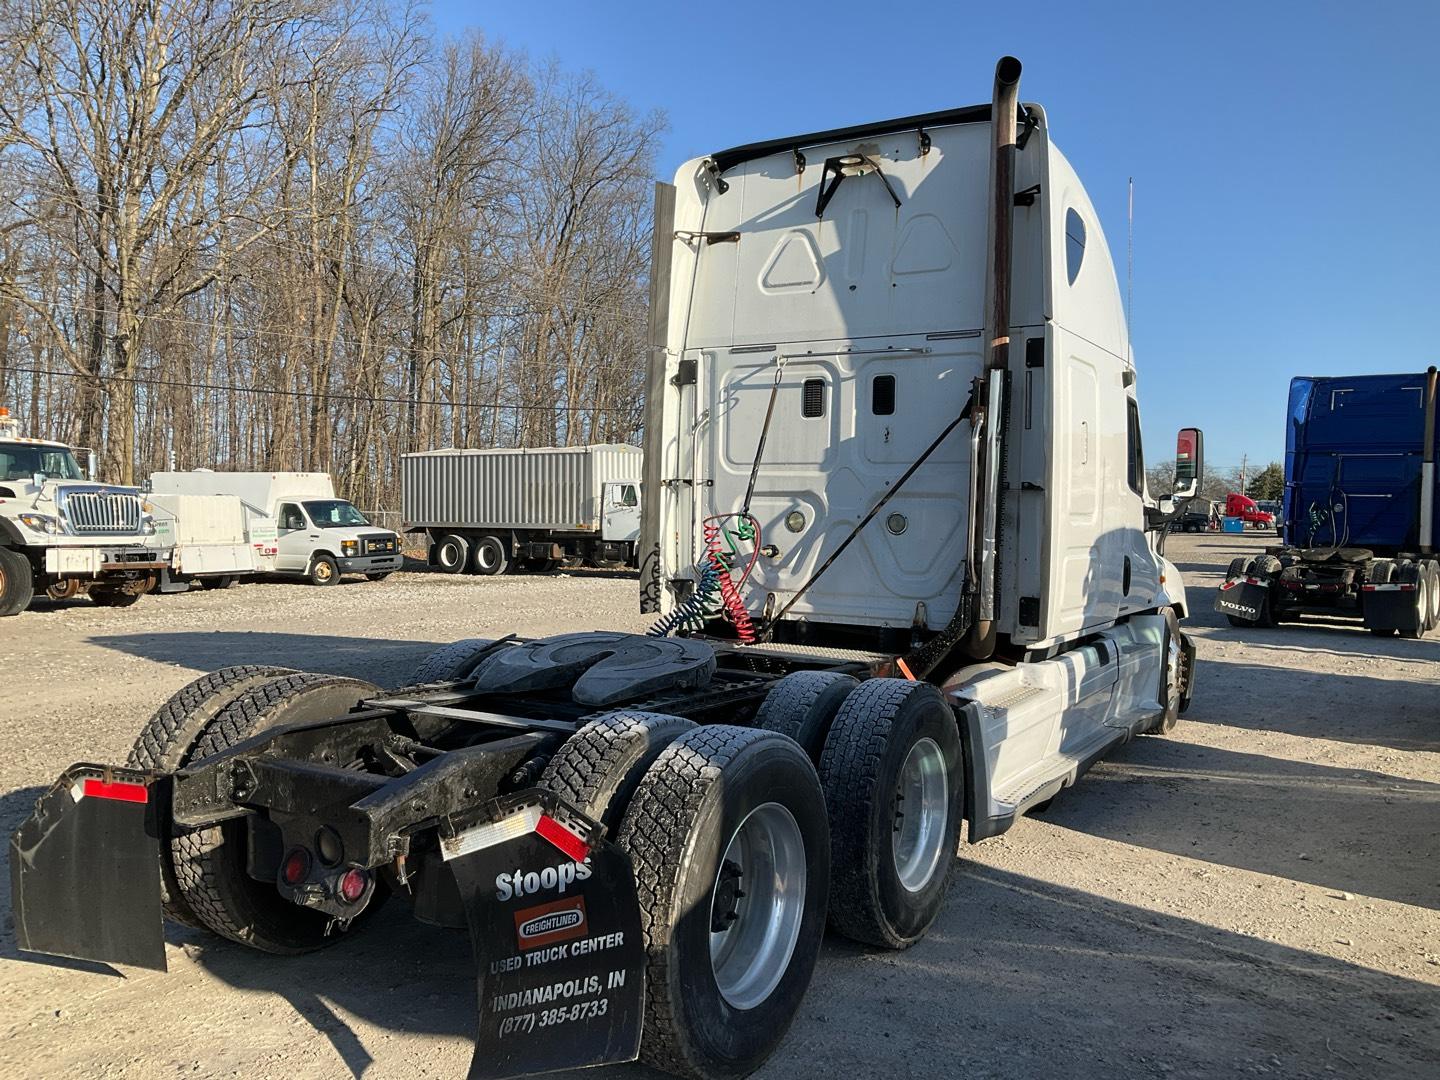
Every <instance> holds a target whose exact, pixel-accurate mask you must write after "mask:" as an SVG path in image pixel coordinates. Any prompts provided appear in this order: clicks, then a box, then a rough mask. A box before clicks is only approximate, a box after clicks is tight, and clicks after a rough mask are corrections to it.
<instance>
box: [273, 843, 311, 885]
mask: <svg viewBox="0 0 1440 1080" xmlns="http://www.w3.org/2000/svg"><path fill="white" fill-rule="evenodd" d="M309 876H310V853H309V852H308V851H306V850H305V849H304V848H303V847H297V848H291V849H290V854H289V855H286V856H285V862H284V863H283V864H281V866H280V880H281V881H283V882H285V884H286V885H292V886H293V885H299V884H300V883H301V882H302V881H304V880H305V879H306V878H307V877H309Z"/></svg>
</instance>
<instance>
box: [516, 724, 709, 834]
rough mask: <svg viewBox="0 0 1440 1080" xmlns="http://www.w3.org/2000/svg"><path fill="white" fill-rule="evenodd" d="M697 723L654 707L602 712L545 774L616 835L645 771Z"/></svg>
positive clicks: (548, 784) (547, 783)
mask: <svg viewBox="0 0 1440 1080" xmlns="http://www.w3.org/2000/svg"><path fill="white" fill-rule="evenodd" d="M694 727H695V722H694V721H693V720H686V719H685V718H684V717H680V716H668V715H666V714H665V713H649V712H612V713H606V714H605V715H604V716H599V717H596V718H595V719H594V720H591V721H590V722H589V723H588V724H586V725H585V726H584V727H582V728H581V729H580V730H579V731H577V732H575V734H574V735H572V736H570V738H569V739H567V740H566V742H565V745H563V746H562V747H560V749H559V750H557V751H556V752H555V756H554V757H552V758H551V759H550V764H549V765H547V766H546V767H545V772H544V773H543V774H542V775H541V777H540V786H541V787H544V788H549V789H550V790H551V791H553V792H555V794H556V795H559V796H560V797H561V798H562V799H564V800H565V801H566V802H568V803H570V804H571V805H572V806H574V807H575V809H577V810H579V811H581V812H582V813H584V814H586V815H587V816H589V817H592V818H594V819H595V820H596V821H598V822H600V824H602V825H604V826H605V831H606V833H608V834H610V835H611V836H613V835H614V834H615V832H616V830H617V829H619V827H620V819H621V818H622V817H623V816H624V814H625V808H626V807H627V806H629V805H630V799H631V797H632V796H633V795H634V794H635V789H636V787H638V786H639V784H640V779H641V777H643V776H644V775H645V771H646V770H647V769H649V768H650V766H651V765H652V764H654V762H655V759H656V758H658V757H659V756H660V754H661V753H662V752H663V751H664V749H665V748H666V747H667V746H669V745H670V744H671V743H672V742H674V741H675V740H676V739H678V738H679V737H680V736H681V735H684V734H685V733H686V732H687V731H691V730H693V729H694Z"/></svg>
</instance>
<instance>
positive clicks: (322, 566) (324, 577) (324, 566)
mask: <svg viewBox="0 0 1440 1080" xmlns="http://www.w3.org/2000/svg"><path fill="white" fill-rule="evenodd" d="M330 575H331V570H330V564H329V563H328V562H324V561H323V560H322V561H321V562H318V563H316V564H315V580H317V581H329V580H330Z"/></svg>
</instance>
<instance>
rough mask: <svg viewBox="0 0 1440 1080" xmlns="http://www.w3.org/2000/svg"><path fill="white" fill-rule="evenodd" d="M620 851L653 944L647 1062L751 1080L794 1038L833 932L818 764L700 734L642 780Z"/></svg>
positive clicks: (681, 1071)
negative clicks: (792, 1030) (829, 929)
mask: <svg viewBox="0 0 1440 1080" xmlns="http://www.w3.org/2000/svg"><path fill="white" fill-rule="evenodd" d="M618 843H619V845H620V847H621V848H623V849H624V850H625V851H626V853H627V854H629V856H630V859H631V862H632V863H633V865H634V868H635V884H636V888H637V890H638V893H639V900H640V920H641V927H642V929H643V933H644V938H645V948H646V977H645V995H646V997H645V1031H644V1036H643V1039H642V1042H641V1049H640V1056H641V1058H642V1059H643V1060H644V1061H645V1062H646V1063H647V1064H649V1065H652V1066H654V1067H657V1068H660V1069H664V1070H665V1071H666V1072H669V1073H673V1074H675V1075H677V1076H688V1077H706V1078H709V1077H741V1076H745V1075H747V1074H749V1073H750V1072H752V1071H753V1070H754V1069H756V1068H758V1067H759V1066H760V1065H761V1063H763V1062H764V1061H765V1059H766V1058H768V1057H769V1056H770V1054H771V1053H772V1051H773V1050H774V1049H775V1047H776V1045H777V1044H778V1043H779V1042H780V1040H781V1039H783V1038H784V1037H785V1033H786V1031H787V1030H788V1029H789V1027H790V1024H791V1022H792V1021H793V1020H794V1018H795V1013H796V1011H797V1010H798V1009H799V1007H800V1001H801V998H802V997H803V996H804V994H805V989H806V987H807V986H808V985H809V983H810V977H811V975H812V974H813V973H814V970H815V961H816V959H817V958H818V957H819V954H820V943H821V939H822V937H823V935H824V932H825V898H826V894H827V892H828V891H829V884H830V850H829V843H830V840H829V835H828V826H827V822H826V817H825V804H824V800H823V797H822V795H821V793H820V785H819V782H818V781H817V779H816V775H815V766H814V765H812V764H811V763H810V759H809V758H807V757H806V756H805V752H804V751H803V750H801V749H800V747H799V746H798V745H797V744H796V743H795V742H794V741H793V740H791V739H788V738H786V737H785V736H783V735H779V734H777V733H775V732H770V731H759V730H757V729H755V728H740V727H730V726H726V725H715V726H707V727H700V728H696V729H695V730H693V731H690V732H688V733H687V734H685V735H683V736H681V737H680V738H679V739H678V740H677V741H675V742H673V743H671V744H670V746H669V747H668V748H667V749H666V750H665V751H664V752H662V753H661V755H660V757H659V758H658V759H656V761H655V764H654V765H652V766H651V767H650V769H649V771H648V772H646V773H645V776H644V777H643V778H642V779H641V781H640V786H639V788H638V789H637V790H636V792H635V797H634V798H633V799H632V800H631V802H630V807H629V809H628V810H627V811H626V813H625V817H624V820H623V822H622V823H621V826H620V833H619V837H618ZM717 928H718V929H717Z"/></svg>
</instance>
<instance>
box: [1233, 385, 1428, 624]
mask: <svg viewBox="0 0 1440 1080" xmlns="http://www.w3.org/2000/svg"><path fill="white" fill-rule="evenodd" d="M1435 399H1436V370H1435V368H1430V369H1429V370H1428V371H1424V372H1420V373H1419V374H1401V375H1346V376H1324V377H1312V376H1301V377H1297V378H1295V379H1292V380H1291V382H1290V396H1289V401H1288V404H1287V408H1286V412H1285V497H1284V526H1283V529H1282V533H1281V538H1282V540H1283V543H1281V544H1280V545H1278V546H1276V547H1271V548H1267V549H1266V552H1265V554H1264V555H1261V556H1258V557H1255V558H1245V557H1243V556H1242V557H1240V558H1237V559H1236V560H1235V561H1234V562H1232V563H1231V565H1230V569H1229V572H1228V573H1227V574H1226V579H1225V582H1224V584H1222V586H1221V588H1220V591H1219V593H1218V595H1217V597H1216V602H1215V607H1216V610H1218V611H1220V612H1222V613H1223V614H1225V615H1226V616H1227V617H1229V620H1230V622H1231V623H1232V624H1233V625H1236V626H1249V625H1261V626H1274V625H1276V624H1277V623H1281V622H1298V621H1300V618H1301V616H1303V615H1322V616H1327V617H1331V618H1333V617H1336V616H1340V617H1352V618H1353V617H1359V618H1360V619H1361V620H1362V621H1363V622H1364V624H1365V626H1366V627H1367V628H1369V629H1370V630H1372V631H1373V632H1375V633H1377V634H1382V635H1384V634H1395V633H1399V634H1401V635H1403V636H1407V637H1419V636H1421V635H1422V634H1424V633H1426V632H1427V631H1428V630H1430V629H1433V628H1434V627H1435V626H1436V625H1437V624H1440V562H1437V559H1436V556H1435V555H1434V541H1435V537H1436V512H1437V509H1440V508H1437V506H1436V499H1435V450H1436V446H1435V443H1436V434H1437V433H1436V430H1435V427H1436V425H1435Z"/></svg>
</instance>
